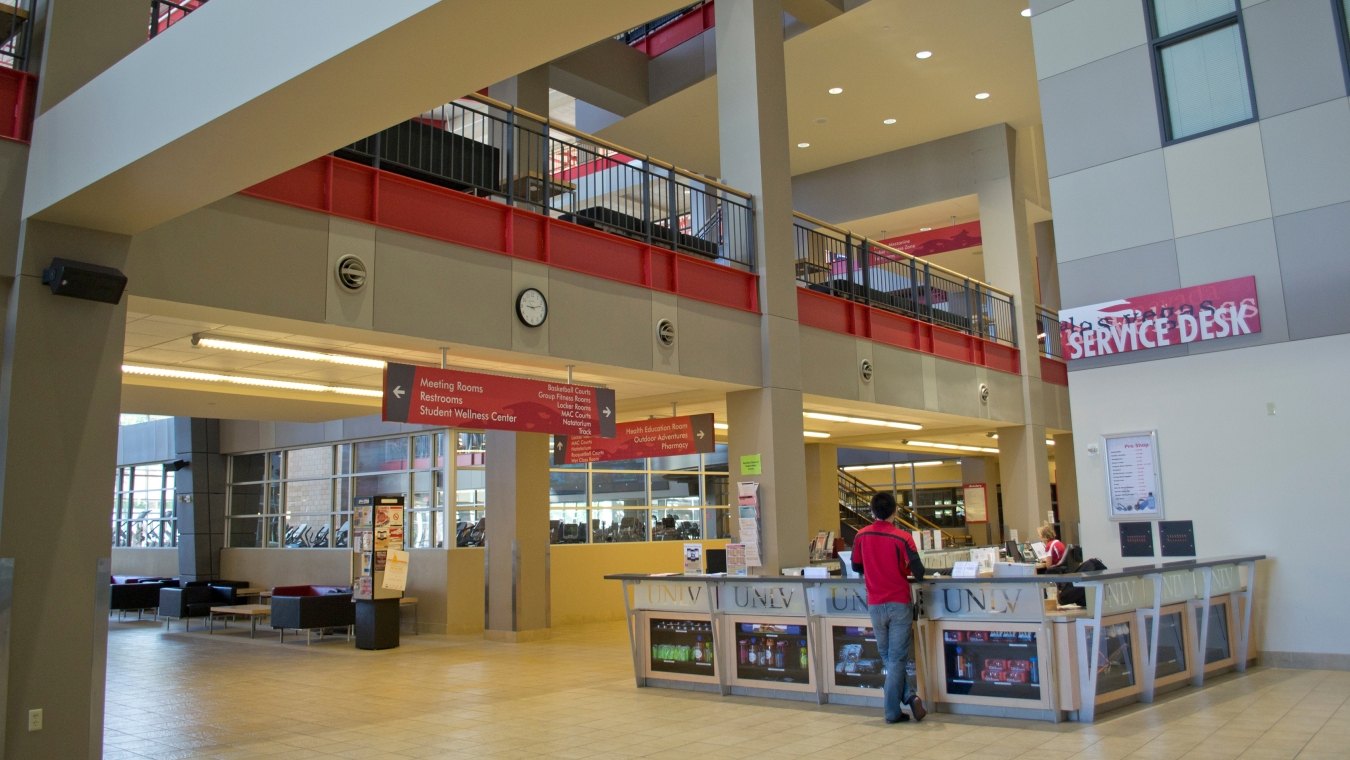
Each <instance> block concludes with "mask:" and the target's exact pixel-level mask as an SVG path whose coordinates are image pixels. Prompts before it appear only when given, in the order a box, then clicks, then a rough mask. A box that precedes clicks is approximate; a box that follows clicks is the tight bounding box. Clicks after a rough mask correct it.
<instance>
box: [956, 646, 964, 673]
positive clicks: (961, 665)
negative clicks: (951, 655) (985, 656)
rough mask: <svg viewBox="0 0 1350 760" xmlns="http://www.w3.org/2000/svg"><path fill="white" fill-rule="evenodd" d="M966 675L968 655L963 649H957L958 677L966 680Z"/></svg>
mask: <svg viewBox="0 0 1350 760" xmlns="http://www.w3.org/2000/svg"><path fill="white" fill-rule="evenodd" d="M965 675H966V655H965V653H964V652H962V650H961V647H957V648H956V677H957V678H965Z"/></svg>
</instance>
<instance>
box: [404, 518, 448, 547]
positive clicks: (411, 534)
mask: <svg viewBox="0 0 1350 760" xmlns="http://www.w3.org/2000/svg"><path fill="white" fill-rule="evenodd" d="M405 524H406V528H405V531H404V537H405V539H406V541H407V548H409V549H431V548H434V547H437V546H440V543H439V542H438V541H437V538H436V513H435V512H430V511H422V510H418V511H411V512H408V514H407V519H406V520H405Z"/></svg>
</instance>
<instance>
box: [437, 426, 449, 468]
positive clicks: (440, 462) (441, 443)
mask: <svg viewBox="0 0 1350 760" xmlns="http://www.w3.org/2000/svg"><path fill="white" fill-rule="evenodd" d="M449 446H450V436H449V435H447V434H446V433H437V434H436V468H437V469H440V468H442V467H445V462H446V460H447V459H448V458H449V455H450V449H449Z"/></svg>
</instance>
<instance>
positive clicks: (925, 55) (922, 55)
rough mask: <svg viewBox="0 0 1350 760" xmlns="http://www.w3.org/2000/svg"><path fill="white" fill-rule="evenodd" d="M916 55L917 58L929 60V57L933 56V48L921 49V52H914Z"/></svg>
mask: <svg viewBox="0 0 1350 760" xmlns="http://www.w3.org/2000/svg"><path fill="white" fill-rule="evenodd" d="M914 57H915V58H918V59H919V60H920V61H923V60H927V59H929V58H932V57H933V51H931V50H920V51H919V52H917V53H915V54H914Z"/></svg>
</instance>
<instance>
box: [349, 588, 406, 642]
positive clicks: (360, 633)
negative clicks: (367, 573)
mask: <svg viewBox="0 0 1350 760" xmlns="http://www.w3.org/2000/svg"><path fill="white" fill-rule="evenodd" d="M396 646H398V599H358V600H356V648H357V649H393V648H394V647H396Z"/></svg>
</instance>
